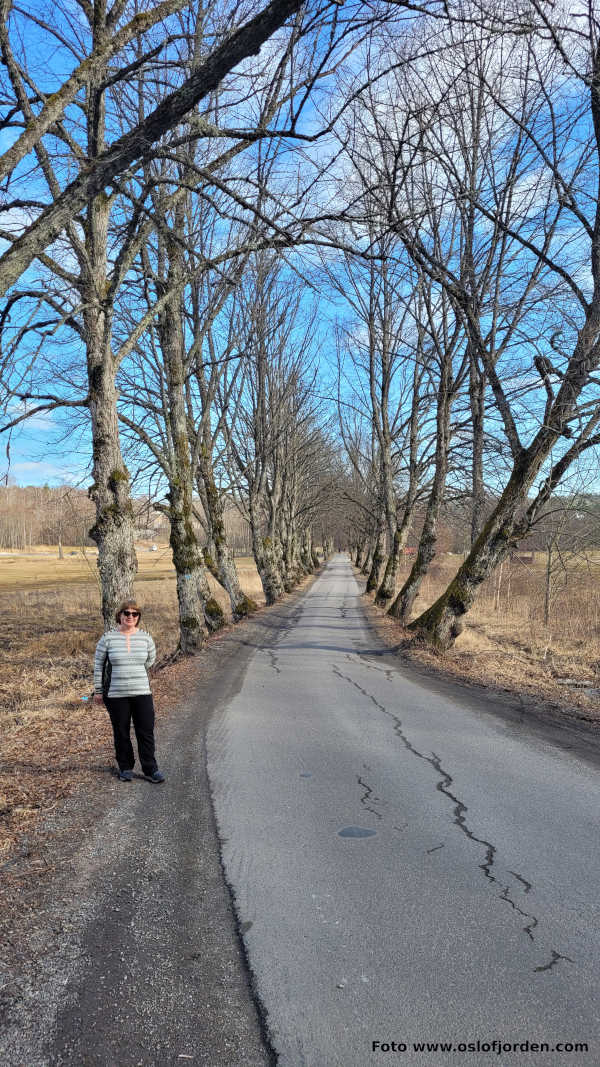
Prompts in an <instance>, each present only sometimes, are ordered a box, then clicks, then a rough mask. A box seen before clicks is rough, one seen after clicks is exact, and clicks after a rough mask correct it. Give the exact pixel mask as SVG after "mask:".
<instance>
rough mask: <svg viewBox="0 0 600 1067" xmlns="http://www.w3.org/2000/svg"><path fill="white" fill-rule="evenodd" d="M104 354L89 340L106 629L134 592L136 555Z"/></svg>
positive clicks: (94, 534) (96, 536)
mask: <svg viewBox="0 0 600 1067" xmlns="http://www.w3.org/2000/svg"><path fill="white" fill-rule="evenodd" d="M104 355H105V354H104V353H98V358H97V360H96V359H95V358H94V356H95V352H94V345H93V343H92V344H88V368H89V370H90V375H89V378H90V402H89V409H90V416H91V423H92V449H93V467H92V476H93V479H94V480H93V484H92V485H91V486H90V488H89V490H88V492H89V495H90V497H91V499H92V500H93V501H94V504H95V506H96V521H95V523H94V525H93V526H92V528H91V530H90V531H89V533H90V537H91V538H92V539H93V540H94V541H95V542H96V544H97V545H98V570H99V571H100V585H101V591H102V617H103V619H104V625H105V627H106V628H107V629H108V628H109V627H110V626H113V625H114V621H115V611H116V609H117V607H118V606H119V603H120V602H121V601H122V600H124V599H126V598H128V597H131V596H132V595H133V580H134V578H135V575H136V573H137V559H136V555H135V548H134V515H133V505H132V502H131V493H130V490H129V472H128V470H127V467H126V466H125V464H124V462H123V456H122V455H121V446H120V440H119V423H118V418H117V393H116V389H115V382H114V370H113V367H112V359H111V360H108V359H106V358H103V356H104Z"/></svg>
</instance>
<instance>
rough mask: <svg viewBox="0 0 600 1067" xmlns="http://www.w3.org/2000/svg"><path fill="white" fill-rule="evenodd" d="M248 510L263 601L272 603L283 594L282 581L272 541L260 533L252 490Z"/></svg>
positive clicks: (253, 551)
mask: <svg viewBox="0 0 600 1067" xmlns="http://www.w3.org/2000/svg"><path fill="white" fill-rule="evenodd" d="M248 510H249V518H250V533H251V535H252V553H253V555H254V562H255V563H256V569H257V571H258V576H259V578H260V582H261V585H262V587H263V593H264V596H265V601H266V602H267V604H274V603H275V601H276V600H279V598H280V597H281V596H283V593H284V588H283V582H282V580H281V574H280V571H279V567H278V565H277V560H276V555H275V549H274V547H273V541H272V539H271V538H270V537H265V536H263V534H262V533H261V530H260V525H259V524H260V518H259V515H258V511H259V505H258V501H257V500H255V498H254V494H253V493H252V491H251V492H250V498H249V502H248Z"/></svg>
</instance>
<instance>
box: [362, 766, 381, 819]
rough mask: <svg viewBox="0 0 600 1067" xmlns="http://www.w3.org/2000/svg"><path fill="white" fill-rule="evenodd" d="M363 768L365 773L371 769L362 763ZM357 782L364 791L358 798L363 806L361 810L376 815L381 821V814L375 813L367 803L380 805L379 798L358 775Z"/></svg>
mask: <svg viewBox="0 0 600 1067" xmlns="http://www.w3.org/2000/svg"><path fill="white" fill-rule="evenodd" d="M363 767H364V769H365V770H366V771H370V770H371V768H370V767H368V766H367V764H366V763H363ZM357 781H358V784H359V785H360V786H362V787H363V789H364V790H365V791H364V793H363V795H362V796H361V798H360V803H361V805H362V806H363V808H364V809H365V810H366V811H370V812H371V813H372V814H373V815H376V816H377V818H378V819H383V815H382V814H381V812H380V811H377V810H376V809H375V808H371V807H369V801H370V802H371V803H373V804H381V803H383V802H382V801H381V800H380V798H379V797H376V796H375V794H374V792H373V789H372V787H371V786H370V785H369V784H368V783H367V782H365V780H364V778H363V777H362V776H361V775H360V774H359V775H358V779H357Z"/></svg>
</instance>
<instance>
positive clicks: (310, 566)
mask: <svg viewBox="0 0 600 1067" xmlns="http://www.w3.org/2000/svg"><path fill="white" fill-rule="evenodd" d="M300 559H301V562H302V566H303V568H304V570H305V571H306V573H307V574H312V573H313V571H314V569H315V567H314V563H313V556H312V534H311V529H310V527H309V526H305V527H304V530H303V531H302V547H301V549H300Z"/></svg>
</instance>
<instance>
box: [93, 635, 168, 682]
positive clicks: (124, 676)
mask: <svg viewBox="0 0 600 1067" xmlns="http://www.w3.org/2000/svg"><path fill="white" fill-rule="evenodd" d="M107 652H108V657H109V659H110V663H111V667H112V676H111V680H110V689H109V691H108V696H109V697H133V696H142V695H143V694H145V693H149V692H150V683H149V681H148V675H147V673H146V671H147V669H148V667H151V666H152V664H153V663H154V661H155V659H156V648H155V645H154V641H153V640H152V638H151V637H150V634H148V633H146V631H145V630H134V632H133V633H132V634H124V633H122V632H121V630H118V629H114V630H108V631H107V633H105V634H102V637H101V638H100V640H99V641H98V644H97V645H96V655H95V656H94V692H95V693H101V692H102V665H103V663H104V657H105V655H106V653H107Z"/></svg>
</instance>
